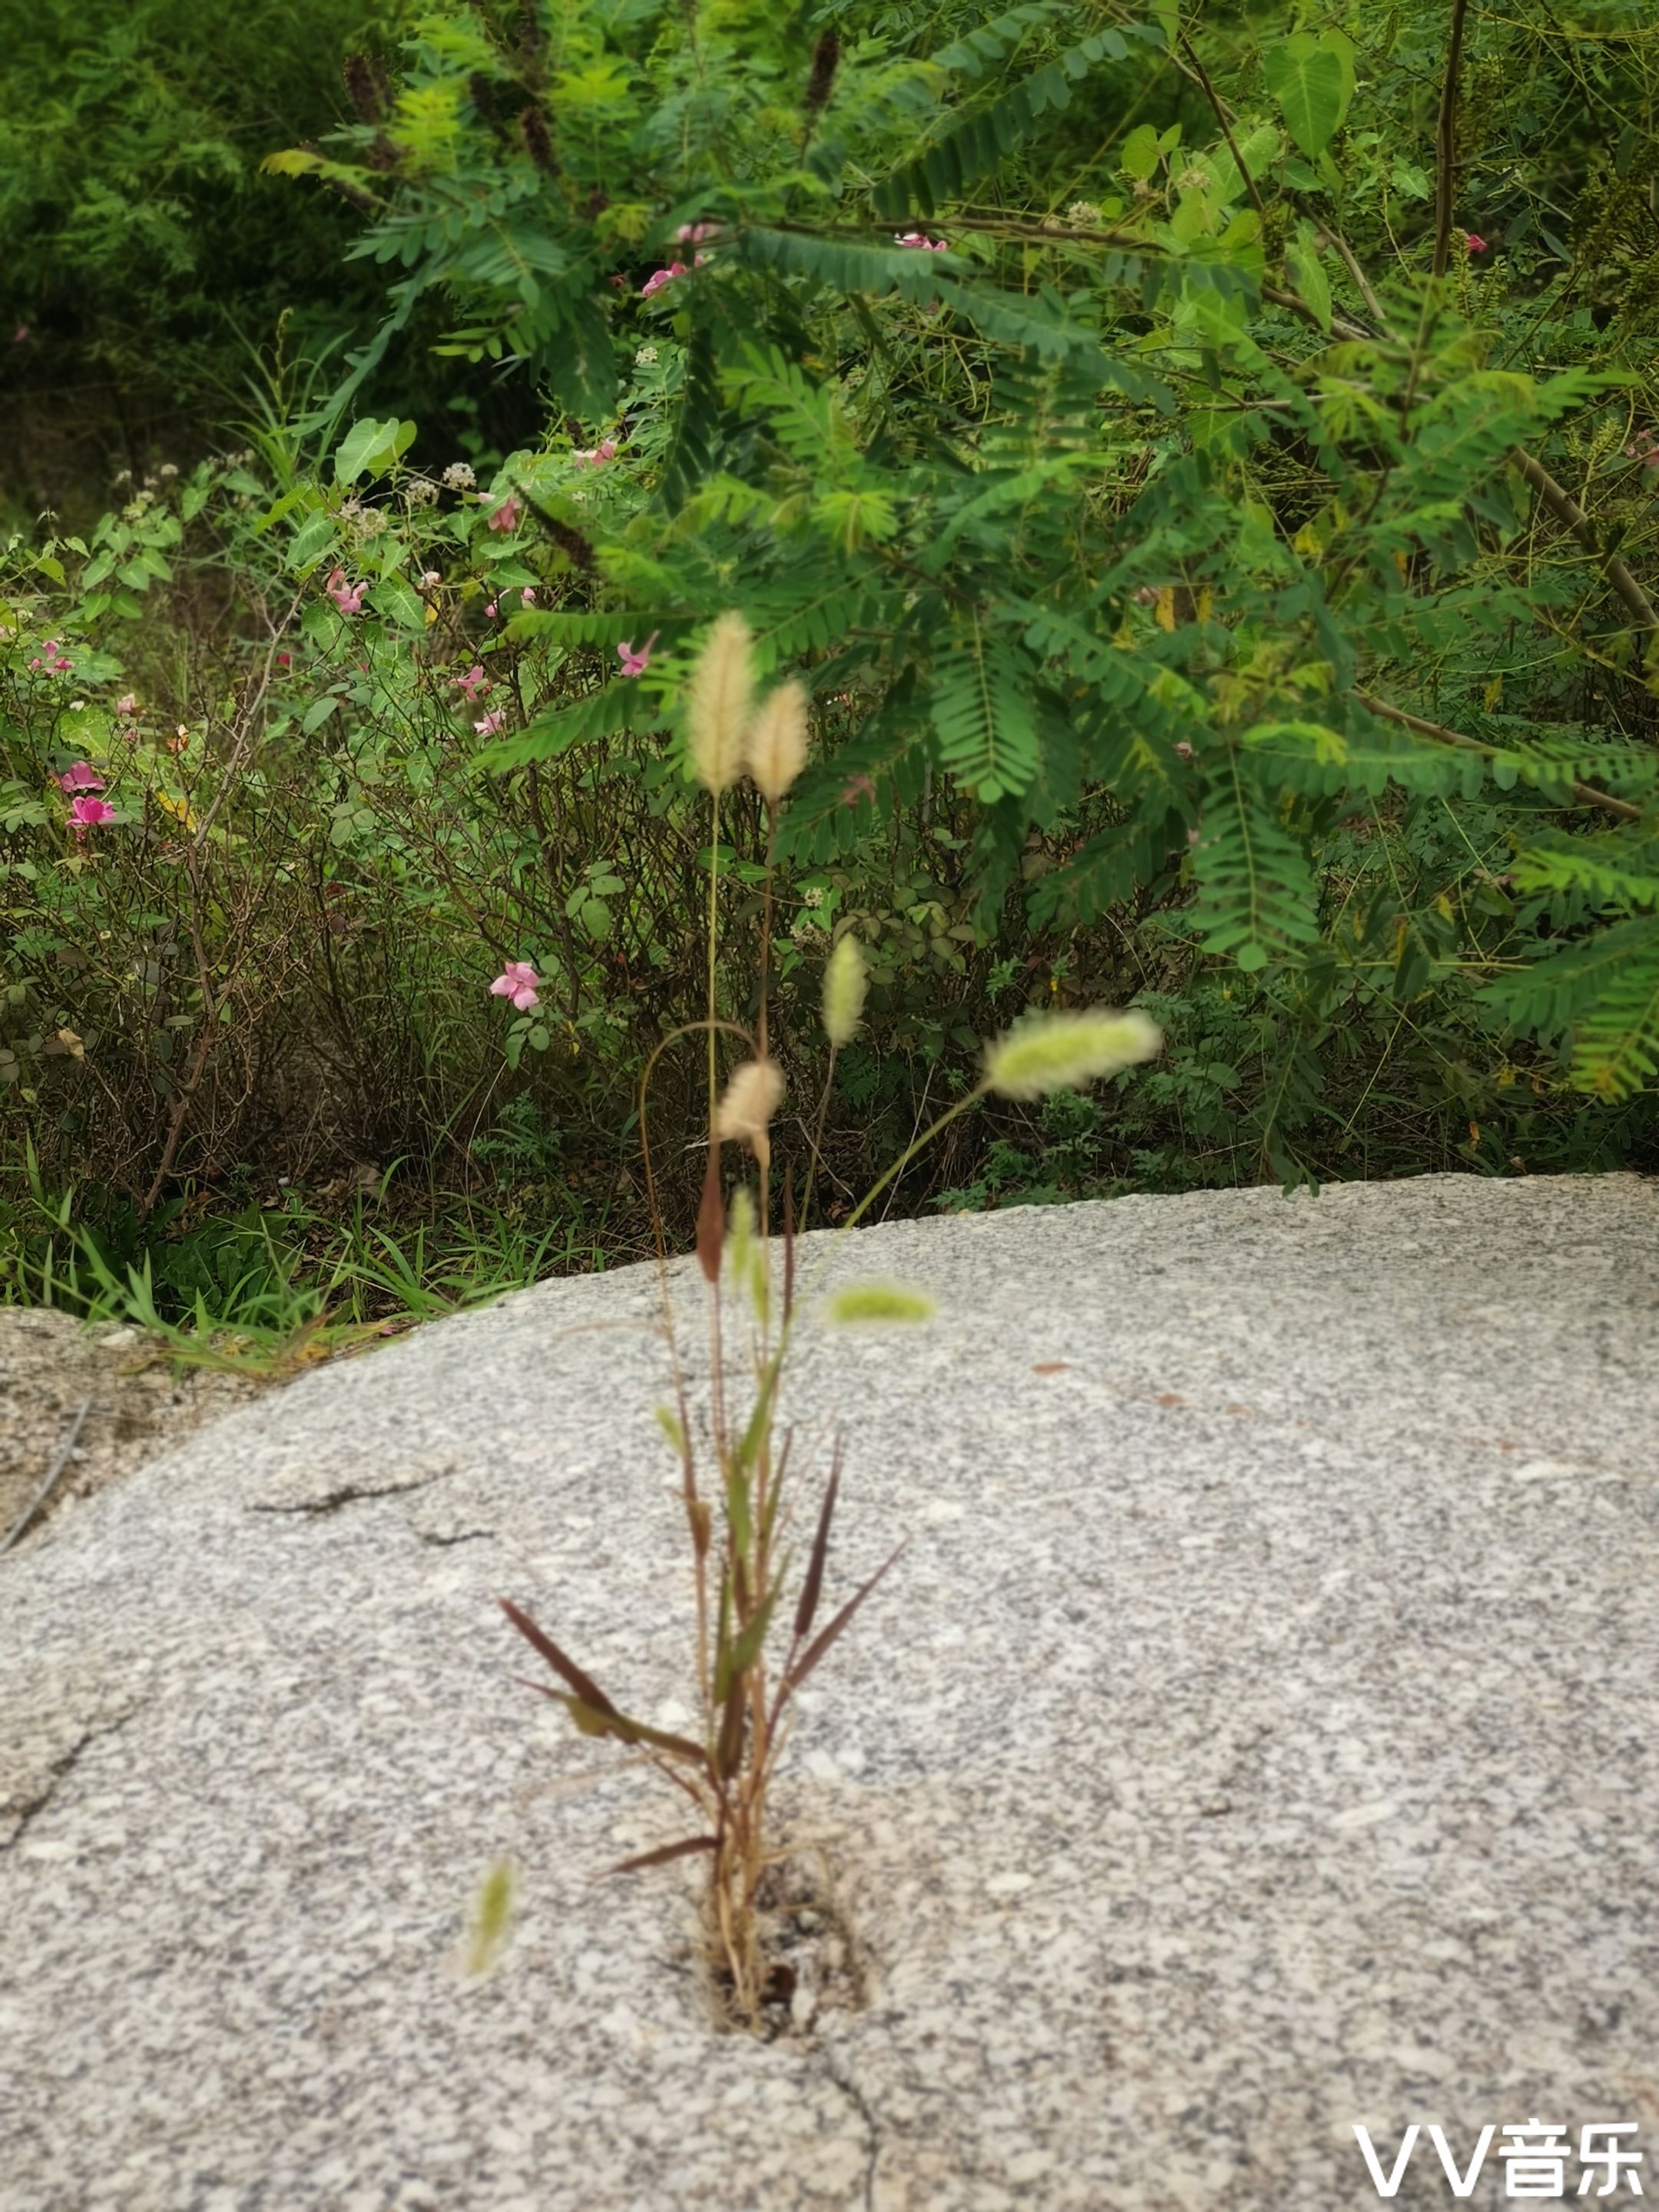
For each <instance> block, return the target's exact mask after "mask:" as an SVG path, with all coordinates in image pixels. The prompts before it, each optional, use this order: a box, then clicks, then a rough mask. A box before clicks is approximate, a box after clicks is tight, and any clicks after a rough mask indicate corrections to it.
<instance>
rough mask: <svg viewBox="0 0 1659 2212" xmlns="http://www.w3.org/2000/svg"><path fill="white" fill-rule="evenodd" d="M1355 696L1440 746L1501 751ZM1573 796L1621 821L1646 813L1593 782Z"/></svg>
mask: <svg viewBox="0 0 1659 2212" xmlns="http://www.w3.org/2000/svg"><path fill="white" fill-rule="evenodd" d="M1353 696H1354V697H1355V698H1356V699H1358V702H1359V703H1360V705H1361V706H1362V707H1363V708H1364V709H1365V711H1366V713H1367V714H1379V715H1381V716H1382V718H1383V720H1384V721H1385V722H1398V723H1399V724H1400V726H1401V728H1402V729H1406V730H1414V731H1415V732H1417V734H1418V736H1419V738H1433V739H1434V741H1435V743H1436V744H1439V745H1455V747H1456V748H1457V750H1459V751H1460V752H1468V753H1480V754H1481V755H1482V756H1483V757H1485V758H1486V759H1490V758H1491V757H1492V755H1493V753H1495V752H1496V751H1497V750H1498V748H1497V747H1496V746H1495V745H1486V744H1481V742H1480V738H1471V737H1466V736H1465V735H1464V733H1463V732H1462V730H1449V729H1447V727H1446V726H1445V725H1444V724H1443V722H1428V721H1425V720H1424V719H1423V717H1422V715H1420V714H1407V712H1406V710H1405V708H1403V707H1391V706H1389V702H1388V701H1387V700H1386V699H1376V698H1373V697H1372V696H1371V694H1370V692H1369V691H1356V692H1355V693H1354V695H1353ZM1572 795H1573V797H1574V798H1575V799H1577V802H1578V804H1579V805H1581V806H1599V807H1600V808H1601V811H1602V812H1603V813H1605V814H1616V815H1617V816H1618V817H1619V819H1620V821H1621V822H1639V821H1640V820H1641V819H1642V810H1641V808H1640V807H1639V806H1632V804H1631V802H1630V801H1629V799H1615V798H1614V797H1613V793H1611V792H1610V791H1598V790H1597V789H1596V788H1595V785H1594V784H1593V783H1580V782H1578V781H1577V780H1576V779H1575V781H1574V782H1573V785H1572Z"/></svg>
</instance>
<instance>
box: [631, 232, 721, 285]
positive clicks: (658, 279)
mask: <svg viewBox="0 0 1659 2212" xmlns="http://www.w3.org/2000/svg"><path fill="white" fill-rule="evenodd" d="M681 236H682V237H684V232H682V233H681ZM707 260H708V255H707V254H706V253H694V254H693V255H692V257H691V267H692V268H693V269H701V268H702V264H703V263H704V262H705V261H707ZM686 273H687V271H686V264H685V263H684V261H671V262H670V263H669V264H668V266H667V268H666V269H653V270H652V272H651V274H650V276H647V278H646V280H645V282H644V283H643V284H641V287H640V297H641V299H642V300H648V299H649V298H650V297H651V295H652V294H653V292H660V291H661V289H662V288H663V286H664V285H665V284H671V283H673V281H674V279H675V278H676V277H677V276H684V275H685V274H686Z"/></svg>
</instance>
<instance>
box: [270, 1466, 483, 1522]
mask: <svg viewBox="0 0 1659 2212" xmlns="http://www.w3.org/2000/svg"><path fill="white" fill-rule="evenodd" d="M446 1472H447V1470H446ZM441 1480H442V1476H441V1475H440V1474H417V1475H416V1476H414V1477H413V1478H412V1479H410V1480H404V1481H402V1482H347V1483H343V1484H342V1485H341V1486H340V1488H339V1489H338V1490H330V1491H326V1492H325V1493H324V1494H323V1496H322V1497H320V1498H294V1499H292V1500H289V1499H284V1498H270V1499H267V1498H258V1499H256V1500H255V1502H254V1503H253V1504H252V1505H251V1506H249V1508H248V1510H249V1512H250V1513H300V1514H309V1515H318V1514H324V1513H337V1512H338V1511H339V1510H340V1508H341V1507H342V1506H343V1505H352V1504H356V1503H357V1501H358V1500H359V1499H362V1498H404V1497H407V1496H408V1494H409V1492H410V1491H411V1490H428V1489H430V1487H431V1486H432V1485H433V1484H434V1483H435V1482H438V1481H441Z"/></svg>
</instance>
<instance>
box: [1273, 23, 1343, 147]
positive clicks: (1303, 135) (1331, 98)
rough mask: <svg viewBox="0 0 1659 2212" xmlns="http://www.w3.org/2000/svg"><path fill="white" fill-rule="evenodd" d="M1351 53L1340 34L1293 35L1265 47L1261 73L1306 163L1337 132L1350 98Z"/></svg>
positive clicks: (1306, 33) (1304, 32)
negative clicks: (1305, 156) (1304, 156)
mask: <svg viewBox="0 0 1659 2212" xmlns="http://www.w3.org/2000/svg"><path fill="white" fill-rule="evenodd" d="M1352 57H1353V49H1352V46H1350V45H1349V43H1348V41H1347V40H1346V39H1345V38H1344V37H1343V36H1342V34H1341V33H1340V31H1324V32H1322V33H1320V34H1319V35H1318V36H1317V37H1316V36H1315V35H1314V33H1312V32H1311V31H1298V32H1297V33H1296V34H1295V36H1294V37H1293V38H1289V39H1285V40H1279V41H1277V42H1275V43H1274V44H1273V45H1270V46H1267V48H1265V49H1264V51H1263V52H1262V56H1261V74H1262V76H1264V78H1265V79H1266V80H1267V89H1268V91H1269V92H1270V93H1272V94H1273V98H1274V99H1275V100H1277V101H1278V103H1279V113H1280V114H1281V115H1282V116H1283V117H1284V118H1285V129H1286V130H1287V131H1289V132H1290V134H1291V137H1292V138H1294V139H1295V141H1296V143H1297V145H1298V146H1299V147H1300V148H1301V149H1302V151H1303V152H1304V154H1305V155H1307V156H1308V158H1309V160H1310V161H1312V160H1314V159H1315V158H1316V156H1317V155H1320V154H1322V153H1323V151H1324V150H1325V149H1326V147H1327V146H1328V145H1329V144H1330V143H1331V140H1332V139H1333V138H1334V137H1335V136H1336V134H1337V131H1339V130H1340V128H1341V125H1342V118H1343V117H1344V116H1345V115H1346V113H1347V112H1348V102H1349V100H1351V99H1352V96H1353V58H1352Z"/></svg>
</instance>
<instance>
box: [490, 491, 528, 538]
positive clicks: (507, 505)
mask: <svg viewBox="0 0 1659 2212" xmlns="http://www.w3.org/2000/svg"><path fill="white" fill-rule="evenodd" d="M523 513H524V506H523V502H522V501H520V499H519V498H518V497H517V496H516V495H514V494H513V493H512V492H508V494H507V497H506V498H505V499H504V500H503V501H501V505H500V506H499V507H494V508H492V509H491V511H490V516H489V528H490V529H491V530H516V529H517V528H518V526H519V518H520V515H522V514H523Z"/></svg>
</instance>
